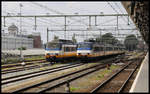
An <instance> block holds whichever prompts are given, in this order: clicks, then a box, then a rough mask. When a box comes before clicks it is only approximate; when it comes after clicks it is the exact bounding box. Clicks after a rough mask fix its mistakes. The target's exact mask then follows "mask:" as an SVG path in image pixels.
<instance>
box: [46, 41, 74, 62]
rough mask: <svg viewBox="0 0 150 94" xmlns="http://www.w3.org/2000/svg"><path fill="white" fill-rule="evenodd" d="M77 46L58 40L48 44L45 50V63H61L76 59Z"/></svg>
mask: <svg viewBox="0 0 150 94" xmlns="http://www.w3.org/2000/svg"><path fill="white" fill-rule="evenodd" d="M76 50H77V45H76V44H74V43H73V42H72V41H69V40H62V39H59V40H57V41H52V42H48V43H47V44H46V49H45V57H46V61H49V62H59V61H61V62H63V61H65V60H69V59H75V58H76V52H77V51H76Z"/></svg>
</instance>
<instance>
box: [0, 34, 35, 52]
mask: <svg viewBox="0 0 150 94" xmlns="http://www.w3.org/2000/svg"><path fill="white" fill-rule="evenodd" d="M1 39H2V42H1V43H2V44H1V46H2V50H12V49H17V48H20V47H26V48H27V49H31V48H33V39H32V38H27V37H22V36H12V35H6V34H5V35H2V36H1Z"/></svg>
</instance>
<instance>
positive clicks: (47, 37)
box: [47, 28, 49, 43]
mask: <svg viewBox="0 0 150 94" xmlns="http://www.w3.org/2000/svg"><path fill="white" fill-rule="evenodd" d="M48 32H49V30H48V28H47V43H48Z"/></svg>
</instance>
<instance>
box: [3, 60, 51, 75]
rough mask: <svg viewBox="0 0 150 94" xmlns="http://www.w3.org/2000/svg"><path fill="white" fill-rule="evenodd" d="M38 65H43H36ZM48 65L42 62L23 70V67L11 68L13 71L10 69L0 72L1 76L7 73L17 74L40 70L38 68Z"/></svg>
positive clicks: (27, 66)
mask: <svg viewBox="0 0 150 94" xmlns="http://www.w3.org/2000/svg"><path fill="white" fill-rule="evenodd" d="M39 63H44V64H42V65H38V64H39ZM32 64H34V63H32ZM48 64H49V63H46V61H44V62H42V61H40V62H38V63H36V64H34V65H26V66H25V67H24V68H23V66H20V67H17V68H13V69H12V68H11V69H5V70H2V71H1V74H7V73H13V72H19V71H24V70H30V69H35V68H40V67H43V66H46V65H48Z"/></svg>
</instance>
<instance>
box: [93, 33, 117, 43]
mask: <svg viewBox="0 0 150 94" xmlns="http://www.w3.org/2000/svg"><path fill="white" fill-rule="evenodd" d="M96 41H97V42H101V43H103V44H105V43H106V44H112V45H115V44H117V43H118V42H119V40H118V39H116V38H115V37H114V36H113V35H112V33H106V34H104V35H102V36H100V38H96Z"/></svg>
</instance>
